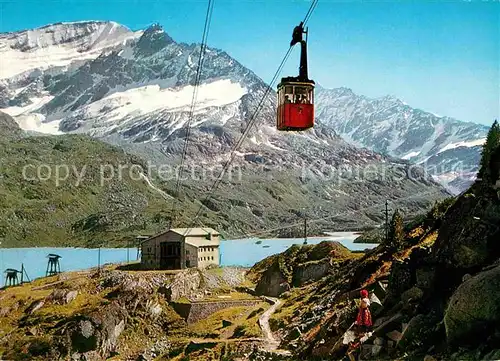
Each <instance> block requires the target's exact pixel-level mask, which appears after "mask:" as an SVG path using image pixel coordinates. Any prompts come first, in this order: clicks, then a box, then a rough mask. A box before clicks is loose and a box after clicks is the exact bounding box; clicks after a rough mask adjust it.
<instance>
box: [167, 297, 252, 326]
mask: <svg viewBox="0 0 500 361" xmlns="http://www.w3.org/2000/svg"><path fill="white" fill-rule="evenodd" d="M261 302H262V300H259V299H256V300H231V301H205V302H204V301H201V302H192V303H177V302H172V307H173V308H174V310H175V311H176V312H177V313H178V314H179V315H180V316H181V317H182V318H184V319H185V320H186V322H187V323H188V324H191V323H195V322H198V321H200V320H202V319H204V318H207V317H208V316H210V315H211V314H213V313H215V312H217V311H220V310H223V309H225V308H230V307H245V306H246V307H250V306H256V305H258V304H259V303H261Z"/></svg>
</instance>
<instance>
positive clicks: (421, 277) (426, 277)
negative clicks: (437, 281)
mask: <svg viewBox="0 0 500 361" xmlns="http://www.w3.org/2000/svg"><path fill="white" fill-rule="evenodd" d="M415 273H416V281H417V284H416V286H417V287H418V288H421V289H432V288H433V286H434V278H435V273H436V269H435V268H434V267H421V268H417V269H416V271H415Z"/></svg>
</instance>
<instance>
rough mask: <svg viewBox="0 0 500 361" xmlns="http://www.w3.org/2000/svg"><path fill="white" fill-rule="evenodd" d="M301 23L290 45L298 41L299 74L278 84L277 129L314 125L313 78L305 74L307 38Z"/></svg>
mask: <svg viewBox="0 0 500 361" xmlns="http://www.w3.org/2000/svg"><path fill="white" fill-rule="evenodd" d="M302 34H306V39H307V31H304V26H303V23H302V22H301V23H300V25H298V26H296V27H295V29H294V30H293V35H292V41H291V42H290V46H293V45H295V44H297V43H300V45H301V49H300V68H299V76H297V77H285V78H282V79H281V82H280V83H279V84H278V116H277V119H276V127H277V128H278V130H290V131H300V130H305V129H309V128H312V127H313V126H314V80H311V79H309V78H308V75H307V40H304V39H303V38H302Z"/></svg>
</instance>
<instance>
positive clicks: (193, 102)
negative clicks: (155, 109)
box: [168, 0, 214, 228]
mask: <svg viewBox="0 0 500 361" xmlns="http://www.w3.org/2000/svg"><path fill="white" fill-rule="evenodd" d="M213 6H214V2H213V0H208V7H207V13H206V16H205V26H204V28H203V36H202V39H201V45H200V56H199V58H198V66H197V68H196V78H195V82H194V89H193V97H192V99H191V108H190V112H189V118H188V121H187V126H186V140H185V141H184V148H183V150H182V156H181V165H180V168H179V173H178V175H177V183H176V185H175V193H174V195H175V197H174V200H173V202H172V210H171V212H170V224H169V227H168V228H172V226H173V223H174V219H175V213H176V206H177V201H178V200H177V197H178V195H179V189H180V185H181V179H182V173H183V170H184V161H185V159H186V154H187V149H188V144H189V134H190V131H191V121H192V120H193V116H194V109H195V105H196V100H197V97H198V86H199V84H200V79H201V69H202V67H203V61H204V60H205V57H204V54H205V51H206V48H207V39H208V32H209V30H210V23H211V21H212V11H213ZM188 79H189V78H188Z"/></svg>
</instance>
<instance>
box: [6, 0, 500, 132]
mask: <svg viewBox="0 0 500 361" xmlns="http://www.w3.org/2000/svg"><path fill="white" fill-rule="evenodd" d="M309 5H310V1H309V0H296V1H293V0H233V1H230V0H215V6H214V10H213V18H212V25H211V28H210V34H209V38H208V43H209V46H212V47H216V48H220V49H223V50H225V51H226V52H228V53H229V54H230V55H231V56H233V57H234V58H236V59H237V60H238V61H240V62H241V63H242V64H243V65H245V66H247V67H248V68H250V69H252V70H253V71H254V72H255V73H256V74H257V75H259V76H260V77H261V78H262V79H263V80H264V81H266V82H269V81H270V80H271V78H272V76H273V75H274V72H275V71H276V69H277V67H278V65H279V63H280V62H281V59H282V57H283V55H284V54H285V52H286V51H287V49H288V44H289V41H290V39H291V32H292V30H293V27H294V26H295V25H296V24H298V23H299V22H300V21H301V20H302V18H303V17H304V15H305V13H306V12H307V10H308V8H309ZM0 7H1V15H0V16H1V17H0V31H1V32H5V31H15V30H20V29H25V28H34V27H37V26H42V25H45V24H48V23H53V22H59V21H76V20H113V21H117V22H119V23H121V24H123V25H125V26H128V27H129V28H131V29H133V30H136V29H141V28H144V27H147V26H148V25H150V24H151V23H154V22H159V23H160V24H162V25H163V27H164V28H165V31H166V32H167V33H169V35H171V36H172V37H173V38H174V39H175V40H176V41H181V42H188V43H191V42H200V41H201V35H202V31H203V25H204V23H203V22H204V18H205V13H206V7H207V1H201V0H197V1H193V0H191V1H189V0H185V1H175V2H174V1H169V0H158V1H152V0H140V1H139V0H122V1H116V0H100V1H93V0H85V1H83V0H80V1H53V0H46V1H34V0H22V1H21V0H0ZM308 25H309V30H310V34H309V65H310V70H309V76H310V77H311V78H313V79H314V80H315V81H316V82H317V83H318V84H320V85H322V86H324V87H327V88H333V87H340V86H345V87H349V88H352V89H353V91H354V92H356V93H358V94H363V95H366V96H370V97H379V96H384V95H387V94H390V95H394V96H396V97H398V98H400V99H402V100H403V101H405V102H406V103H408V104H410V105H411V106H413V107H416V108H421V109H424V110H428V111H431V112H434V113H436V114H439V115H447V116H452V117H455V118H458V119H461V120H465V121H473V122H478V123H483V124H487V125H490V124H491V123H492V122H493V120H494V119H495V118H500V116H499V113H500V110H499V108H500V100H499V99H500V90H499V87H500V70H499V68H500V45H499V44H500V3H499V2H497V1H472V2H465V1H464V2H458V1H454V2H450V1H448V2H436V1H434V2H430V1H426V2H410V1H405V2H391V1H384V2H374V1H365V2H359V1H357V2H355V1H329V0H319V3H318V6H317V7H316V10H315V12H314V13H313V15H312V17H311V18H310V20H309V23H308ZM298 61H299V49H298V47H297V49H295V51H294V52H293V54H292V56H291V57H290V58H289V60H288V63H287V66H286V67H285V70H284V73H283V74H282V75H294V74H295V73H297V72H298ZM285 73H286V74H285Z"/></svg>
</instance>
